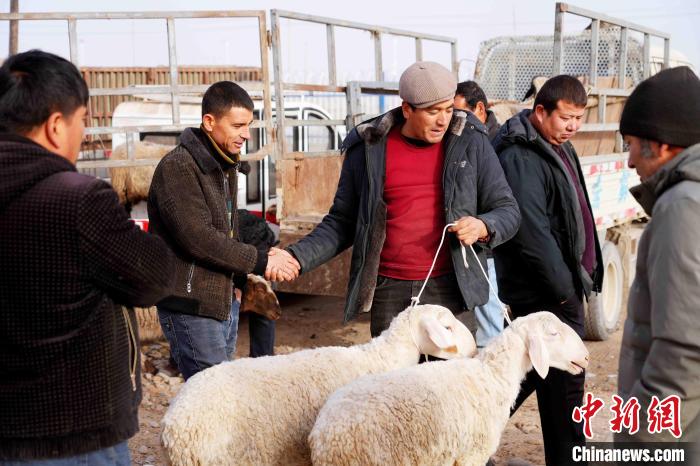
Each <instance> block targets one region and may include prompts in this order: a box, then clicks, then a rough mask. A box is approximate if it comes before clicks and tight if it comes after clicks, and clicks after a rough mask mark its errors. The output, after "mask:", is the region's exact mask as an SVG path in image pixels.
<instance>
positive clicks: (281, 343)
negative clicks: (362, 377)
mask: <svg viewBox="0 0 700 466" xmlns="http://www.w3.org/2000/svg"><path fill="white" fill-rule="evenodd" d="M280 302H281V304H282V317H281V318H280V320H278V321H277V322H278V323H277V336H276V346H275V349H276V352H277V353H279V354H282V353H288V352H291V351H295V350H298V349H301V348H311V347H317V346H328V345H343V346H347V345H353V344H357V343H363V342H366V341H367V340H369V338H370V335H369V320H368V315H364V316H362V317H361V318H360V319H359V320H356V321H353V322H351V323H350V324H348V325H345V326H343V325H342V324H341V322H342V312H343V300H342V299H341V298H331V297H319V296H301V295H282V296H280ZM623 318H624V316H623ZM247 325H248V324H247V319H246V318H245V314H244V315H243V316H242V318H241V325H240V332H239V338H238V349H237V352H236V357H244V356H245V355H247V352H248V348H249V346H248V345H249V338H248V330H247ZM621 336H622V331H621V330H618V331H617V332H616V333H615V334H613V335H612V337H611V338H610V339H608V340H607V341H605V342H587V343H586V344H587V346H588V348H589V350H590V352H591V364H590V366H589V370H588V373H587V376H586V391H589V392H592V393H593V394H594V395H595V396H597V397H599V398H602V399H603V400H604V401H605V403H606V407H605V408H604V410H601V411H600V412H599V414H598V415H597V416H596V417H595V418H594V424H593V433H594V440H596V441H606V440H609V439H610V438H611V434H610V432H609V429H608V428H607V422H608V419H609V410H608V406H609V405H610V401H611V396H612V394H613V393H614V392H615V390H616V387H617V375H616V374H617V362H618V354H619V348H620V340H621ZM142 349H143V354H144V355H145V358H144V364H145V371H144V376H143V388H144V390H143V391H144V398H143V403H142V404H141V408H140V424H141V431H140V432H139V433H138V434H137V435H136V436H135V437H134V438H132V439H131V441H130V442H129V446H130V449H131V454H132V461H133V463H134V464H139V465H162V464H165V461H164V459H163V456H162V453H161V450H160V443H159V439H158V435H159V430H160V427H159V422H160V420H161V418H162V417H163V414H164V413H165V411H166V410H167V407H168V405H169V402H170V400H171V399H172V397H173V396H174V395H175V394H176V393H177V391H178V390H179V388H180V386H181V385H182V378H181V377H179V376H170V375H174V374H172V373H171V372H169V369H168V368H167V354H168V348H167V343H164V342H158V343H152V344H147V345H144V347H143V348H142ZM169 374H170V375H169ZM511 458H521V459H524V460H527V461H530V462H531V463H533V464H535V465H542V464H544V453H543V447H542V434H541V430H540V421H539V415H538V412H537V400H536V397H535V396H534V395H533V396H531V397H530V398H529V399H528V400H527V402H526V403H525V404H524V405H523V406H522V407H521V408H520V410H519V411H518V412H517V413H516V415H515V416H513V418H512V419H511V420H510V422H509V423H508V426H507V427H506V430H505V432H504V433H503V437H502V440H501V446H500V447H499V449H498V452H497V453H496V455H495V456H494V458H493V459H494V460H495V462H496V464H497V465H505V464H506V462H507V461H508V460H509V459H511Z"/></svg>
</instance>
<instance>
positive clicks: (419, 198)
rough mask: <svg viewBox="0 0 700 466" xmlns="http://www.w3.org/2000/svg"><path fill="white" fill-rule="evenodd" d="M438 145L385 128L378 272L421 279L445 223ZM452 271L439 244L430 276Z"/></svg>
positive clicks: (446, 250) (441, 154) (444, 248)
mask: <svg viewBox="0 0 700 466" xmlns="http://www.w3.org/2000/svg"><path fill="white" fill-rule="evenodd" d="M444 158H445V151H444V149H443V147H442V144H441V143H437V144H431V145H429V146H425V147H419V146H415V145H413V144H410V143H409V142H407V141H406V140H405V139H404V138H402V137H401V128H400V127H396V128H394V129H392V130H391V132H390V133H389V136H388V138H387V143H386V177H385V182H384V202H386V205H387V222H386V240H385V241H384V247H383V248H382V253H381V257H380V262H379V275H384V276H386V277H391V278H397V279H401V280H424V279H425V277H426V275H427V274H428V270H430V264H431V263H432V261H433V257H434V256H435V251H436V250H437V247H438V245H439V244H440V237H441V236H440V235H441V234H442V229H443V228H444V227H445V212H444V196H443V192H442V171H443V160H444ZM451 271H452V261H451V258H450V253H449V247H448V245H447V240H446V243H445V244H443V245H442V249H441V250H440V255H439V256H438V259H437V262H436V264H435V269H433V273H432V274H431V276H432V277H437V276H440V275H445V274H446V273H450V272H451Z"/></svg>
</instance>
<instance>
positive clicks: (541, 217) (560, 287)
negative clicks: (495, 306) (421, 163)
mask: <svg viewBox="0 0 700 466" xmlns="http://www.w3.org/2000/svg"><path fill="white" fill-rule="evenodd" d="M530 113H531V111H530V110H523V111H522V112H520V113H519V114H517V115H515V116H514V117H512V118H511V119H509V120H508V121H507V122H506V123H505V124H504V125H503V126H502V127H501V130H500V132H499V134H498V136H497V137H496V139H495V140H494V141H493V144H494V147H495V149H496V152H498V158H499V160H500V162H501V166H502V167H503V172H504V173H505V175H506V178H507V179H508V183H509V184H510V187H511V189H512V190H513V195H514V196H515V199H516V200H517V201H518V205H519V206H520V213H521V215H522V221H521V224H520V230H518V234H516V235H515V237H514V238H513V239H512V240H510V241H509V242H508V243H506V244H504V245H502V246H499V247H497V248H495V249H494V251H493V252H494V258H495V261H496V270H497V274H498V294H499V296H500V298H501V300H502V301H503V302H505V303H507V304H538V303H560V302H562V301H563V300H565V299H568V298H570V297H571V296H573V295H574V293H579V294H581V293H584V294H585V295H586V296H588V295H589V294H590V292H591V291H596V292H598V291H600V287H601V284H602V281H603V265H602V264H603V263H602V259H601V257H602V256H601V252H600V244H599V242H598V236H597V235H595V250H596V266H595V269H594V271H593V274H592V275H593V276H592V277H591V276H589V274H588V273H587V272H586V271H585V270H584V268H583V267H582V266H581V258H582V256H583V251H584V248H585V232H584V228H583V220H582V216H581V207H580V204H579V201H578V197H577V194H576V188H575V186H574V184H573V180H571V176H570V175H569V172H568V171H567V170H566V168H565V167H564V164H563V162H562V161H561V159H560V157H559V156H558V155H557V154H556V153H555V152H554V149H552V146H551V145H550V144H549V143H548V142H547V141H545V140H544V138H542V136H540V134H539V133H538V132H537V130H536V129H535V128H534V126H532V123H530V121H529V119H528V117H529V115H530ZM561 148H562V149H563V150H564V152H565V153H566V154H567V156H568V157H569V161H570V162H571V166H572V167H575V169H576V172H577V173H578V178H579V183H580V184H581V188H582V189H583V191H584V193H585V195H586V202H587V204H588V208H589V209H590V208H591V203H590V200H589V199H588V191H587V190H586V184H585V182H584V180H583V174H582V172H581V165H580V163H579V160H578V156H577V155H576V151H575V150H574V147H573V145H571V143H570V142H566V143H564V144H562V145H561Z"/></svg>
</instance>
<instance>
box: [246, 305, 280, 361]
mask: <svg viewBox="0 0 700 466" xmlns="http://www.w3.org/2000/svg"><path fill="white" fill-rule="evenodd" d="M248 334H249V335H250V357H251V358H257V357H259V356H272V355H273V354H274V353H275V321H274V320H270V319H268V318H267V317H265V316H262V315H260V314H258V313H256V312H249V313H248Z"/></svg>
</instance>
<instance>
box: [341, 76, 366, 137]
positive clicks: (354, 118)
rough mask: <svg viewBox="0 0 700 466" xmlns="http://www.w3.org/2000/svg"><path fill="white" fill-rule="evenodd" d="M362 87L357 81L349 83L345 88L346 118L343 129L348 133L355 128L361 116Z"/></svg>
mask: <svg viewBox="0 0 700 466" xmlns="http://www.w3.org/2000/svg"><path fill="white" fill-rule="evenodd" d="M361 97H362V87H361V86H360V83H359V82H358V81H349V82H348V85H347V87H346V88H345V98H346V99H347V104H348V116H347V121H346V122H345V127H346V128H347V130H348V132H350V130H351V129H353V128H354V127H355V125H356V124H357V123H358V120H359V119H360V117H361V115H362V99H361Z"/></svg>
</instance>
